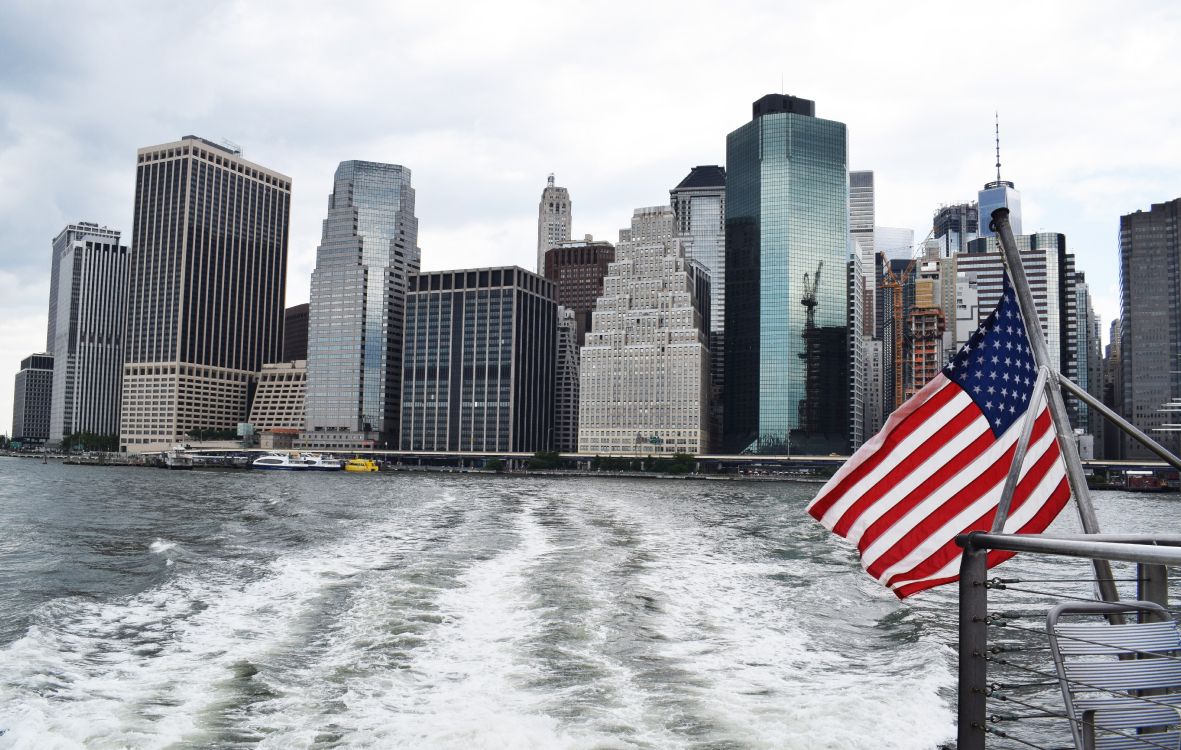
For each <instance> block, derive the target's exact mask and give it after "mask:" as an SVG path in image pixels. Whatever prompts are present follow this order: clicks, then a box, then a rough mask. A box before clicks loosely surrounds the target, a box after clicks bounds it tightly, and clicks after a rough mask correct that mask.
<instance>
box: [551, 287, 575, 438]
mask: <svg viewBox="0 0 1181 750" xmlns="http://www.w3.org/2000/svg"><path fill="white" fill-rule="evenodd" d="M579 349H580V347H579V345H578V326H577V324H576V322H575V317H574V311H573V310H571V309H570V308H568V307H563V306H561V305H558V349H557V357H558V364H557V369H556V371H555V373H554V377H555V381H554V450H556V451H560V452H562V453H574V452H576V451H577V450H578V351H579Z"/></svg>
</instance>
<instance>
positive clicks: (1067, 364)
mask: <svg viewBox="0 0 1181 750" xmlns="http://www.w3.org/2000/svg"><path fill="white" fill-rule="evenodd" d="M1015 239H1016V240H1017V249H1018V250H1019V251H1020V253H1021V262H1022V265H1023V266H1024V268H1025V275H1026V278H1028V279H1029V287H1030V291H1031V292H1032V293H1033V301H1034V304H1035V305H1036V306H1037V313H1038V318H1039V319H1040V320H1041V324H1042V331H1043V332H1044V333H1045V336H1046V348H1047V349H1048V350H1049V354H1050V366H1051V367H1052V368H1054V369H1055V370H1057V371H1058V372H1061V373H1062V374H1063V375H1065V376H1066V377H1067V378H1069V379H1071V380H1073V381H1075V382H1077V379H1078V369H1077V367H1078V324H1079V321H1078V311H1077V309H1076V307H1075V305H1076V303H1077V297H1076V294H1075V288H1074V285H1075V281H1074V254H1073V253H1070V252H1067V250H1066V236H1065V235H1062V234H1058V233H1056V232H1038V233H1037V234H1022V235H1017V236H1016V238H1015ZM955 261H956V272H957V274H962V275H963V276H965V277H967V278H968V279H969V281H971V282H974V284H975V292H976V300H977V304H978V310H977V314H978V317H979V320H978V323H983V322H984V319H986V318H987V317H988V316H989V314H991V312H992V310H993V309H994V308H995V307H996V305H997V302H998V301H1000V296H1001V285H1002V281H1003V278H1004V260H1003V258H1002V257H1001V253H1000V251H999V247H998V245H997V241H996V237H995V236H993V237H987V238H985V237H981V238H979V239H975V240H972V241H971V242H969V243H968V252H966V253H960V254H959V255H957V256H956V258H955ZM1077 406H1078V402H1077V401H1076V400H1075V399H1067V400H1066V408H1067V410H1068V411H1069V412H1070V416H1071V423H1072V424H1073V425H1074V426H1075V427H1079V426H1080V425H1079V423H1078V409H1077Z"/></svg>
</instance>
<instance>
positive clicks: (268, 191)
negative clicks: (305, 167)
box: [119, 136, 291, 451]
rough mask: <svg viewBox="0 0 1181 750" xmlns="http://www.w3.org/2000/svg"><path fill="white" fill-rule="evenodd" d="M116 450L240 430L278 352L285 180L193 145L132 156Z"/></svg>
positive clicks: (208, 146)
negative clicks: (255, 387)
mask: <svg viewBox="0 0 1181 750" xmlns="http://www.w3.org/2000/svg"><path fill="white" fill-rule="evenodd" d="M137 159H138V164H137V169H136V183H135V215H134V227H133V229H134V235H133V238H132V243H131V252H130V255H129V264H130V271H129V281H128V293H127V328H126V330H127V333H126V338H125V340H124V366H123V403H122V409H121V415H122V416H121V419H120V429H119V432H120V443H121V445H122V446H123V448H124V449H125V450H132V451H144V450H153V449H159V448H162V447H169V446H170V445H172V444H173V443H175V442H176V441H177V440H183V439H184V438H185V435H186V434H187V433H188V432H189V431H190V430H193V429H199V428H213V429H233V428H234V427H235V426H236V425H237V424H238V423H239V422H244V421H246V416H247V409H248V407H249V403H248V396H249V393H250V387H251V383H252V381H253V379H254V377H255V373H257V372H258V371H259V369H260V368H261V367H262V364H263V362H275V361H278V360H279V358H280V357H281V356H282V351H283V301H284V296H285V286H286V281H287V226H288V213H289V207H290V203H291V178H290V177H287V176H286V175H283V174H280V173H278V172H275V171H273V170H270V169H267V168H266V167H262V166H260V165H258V164H255V163H253V162H249V161H246V160H245V159H243V158H242V155H241V153H240V152H239V151H237V150H235V149H231V148H228V147H226V146H222V145H218V144H216V143H212V142H210V141H207V140H205V139H203V138H198V137H196V136H185V137H183V138H181V139H180V140H179V141H175V142H173V143H165V144H161V145H159V146H149V147H148V148H141V149H140V150H139V153H138V156H137Z"/></svg>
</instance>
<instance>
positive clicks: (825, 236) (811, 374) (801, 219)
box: [724, 94, 849, 454]
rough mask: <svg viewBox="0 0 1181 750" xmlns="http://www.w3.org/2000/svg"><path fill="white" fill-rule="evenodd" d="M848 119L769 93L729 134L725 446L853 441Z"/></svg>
mask: <svg viewBox="0 0 1181 750" xmlns="http://www.w3.org/2000/svg"><path fill="white" fill-rule="evenodd" d="M848 190H849V187H848V149H847V139H846V130H845V125H844V124H843V123H840V122H834V121H832V120H822V119H819V118H817V117H816V116H815V104H814V103H813V102H811V101H809V100H807V99H799V98H796V97H792V96H782V95H779V94H772V95H768V96H764V97H763V98H762V99H759V100H758V101H756V102H755V103H754V105H753V118H752V119H751V121H750V122H749V123H747V124H746V125H743V126H742V127H740V128H738V129H737V130H735V131H734V132H732V133H730V135H729V136H727V139H726V286H727V292H726V297H727V302H726V339H725V349H726V402H725V409H724V420H725V435H724V447H725V450H726V451H727V452H728V453H769V454H785V453H794V454H801V453H821V454H827V453H831V452H844V451H845V450H847V449H848V447H849V435H848V429H849V377H848V361H849V357H848V343H847V342H848V339H847V337H848V324H849V310H848V289H847V287H846V254H847V248H848V237H849V211H848Z"/></svg>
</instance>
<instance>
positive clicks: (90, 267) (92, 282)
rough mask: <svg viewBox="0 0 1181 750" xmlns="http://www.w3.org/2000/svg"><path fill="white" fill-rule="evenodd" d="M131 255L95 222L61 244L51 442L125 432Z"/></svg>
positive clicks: (52, 329)
mask: <svg viewBox="0 0 1181 750" xmlns="http://www.w3.org/2000/svg"><path fill="white" fill-rule="evenodd" d="M127 257H128V255H127V247H126V246H124V245H121V244H119V232H118V231H116V230H113V229H107V228H106V227H99V226H98V225H97V224H92V223H89V222H79V223H78V224H71V225H69V226H67V227H66V228H65V229H63V230H62V231H61V233H59V234H58V236H57V237H56V238H54V240H53V262H52V266H51V272H50V292H49V298H50V308H49V335H50V339H49V341H48V345H49V352H50V353H51V354H53V401H52V405H51V407H50V418H49V442H50V443H54V444H56V443H60V442H61V440H62V438H63V437H65V436H66V435H70V434H72V433H75V432H89V433H93V434H95V435H117V434H118V433H119V401H120V397H121V395H122V391H123V388H122V386H123V382H122V381H123V328H124V324H125V316H126V310H127Z"/></svg>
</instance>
